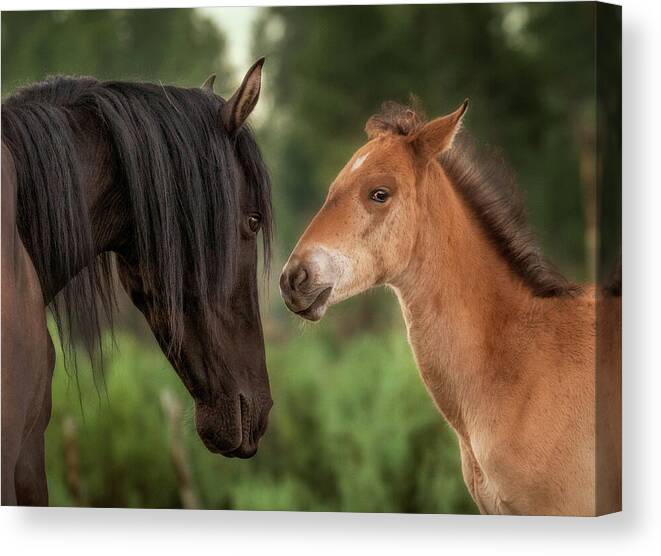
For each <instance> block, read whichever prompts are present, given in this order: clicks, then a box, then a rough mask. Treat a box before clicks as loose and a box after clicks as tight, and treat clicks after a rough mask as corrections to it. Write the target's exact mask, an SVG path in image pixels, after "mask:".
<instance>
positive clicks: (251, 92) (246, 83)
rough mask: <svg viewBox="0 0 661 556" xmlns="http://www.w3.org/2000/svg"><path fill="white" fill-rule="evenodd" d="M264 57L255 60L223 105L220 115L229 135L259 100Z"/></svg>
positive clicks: (238, 127) (236, 128)
mask: <svg viewBox="0 0 661 556" xmlns="http://www.w3.org/2000/svg"><path fill="white" fill-rule="evenodd" d="M263 65H264V58H260V59H259V60H257V61H256V62H255V63H254V64H253V65H252V67H251V68H250V69H249V70H248V73H246V76H245V77H244V78H243V82H242V83H241V86H240V87H239V88H238V89H237V90H236V92H235V93H234V94H233V95H232V96H231V98H230V99H229V100H228V101H227V102H226V103H225V104H224V105H223V107H222V108H221V110H220V117H221V119H222V120H223V125H224V126H225V129H226V130H227V132H228V133H229V134H230V135H233V134H234V133H236V132H237V131H238V130H239V129H240V128H241V126H242V125H243V123H244V122H245V121H246V119H247V118H248V116H250V113H251V112H252V111H253V109H254V108H255V106H256V105H257V101H258V100H259V90H260V88H261V85H262V66H263Z"/></svg>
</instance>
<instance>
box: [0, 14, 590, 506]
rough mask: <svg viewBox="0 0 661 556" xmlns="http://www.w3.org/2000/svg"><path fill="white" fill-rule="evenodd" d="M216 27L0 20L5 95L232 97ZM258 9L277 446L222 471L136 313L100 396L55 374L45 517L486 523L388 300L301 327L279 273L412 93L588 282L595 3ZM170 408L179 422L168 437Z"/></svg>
mask: <svg viewBox="0 0 661 556" xmlns="http://www.w3.org/2000/svg"><path fill="white" fill-rule="evenodd" d="M224 10H226V9H217V10H214V11H213V13H212V12H211V10H187V9H179V10H131V11H126V10H114V11H89V12H82V11H78V12H29V13H28V12H17V13H7V12H5V13H3V14H2V94H3V96H5V95H7V94H10V93H11V92H12V91H13V90H14V89H15V88H16V87H17V86H19V85H21V84H24V83H29V82H32V81H34V80H39V79H42V78H44V77H45V76H46V75H48V74H52V73H68V74H90V75H94V76H96V77H99V78H102V79H105V78H120V79H126V80H134V79H139V80H150V81H159V80H160V81H162V82H163V83H174V84H179V85H183V86H193V85H198V84H200V83H202V81H203V80H204V79H205V78H206V77H207V75H208V74H209V73H211V72H216V73H218V80H217V82H216V83H217V90H218V91H219V92H221V93H223V94H225V95H226V94H227V93H230V92H231V91H232V89H233V87H235V86H236V84H237V83H238V82H239V80H240V78H241V76H242V74H243V72H244V71H245V69H246V68H247V64H246V66H245V67H237V65H238V64H237V62H236V60H232V59H231V56H230V55H229V53H230V46H231V45H232V44H233V42H232V41H234V40H236V41H238V40H239V38H238V34H236V37H235V32H234V30H233V28H232V21H234V19H233V18H234V16H235V15H236V13H237V12H236V11H234V12H232V16H231V17H230V15H231V14H230V12H229V11H224ZM250 10H252V12H251V13H252V17H251V24H250V29H249V32H248V40H246V41H244V42H245V43H246V44H247V45H248V46H246V49H247V50H248V51H247V52H245V53H244V56H243V59H245V60H250V59H253V58H256V57H257V56H260V55H266V56H267V63H266V66H265V73H264V80H263V96H262V100H261V102H260V106H259V107H258V110H257V111H256V113H255V115H254V117H253V118H252V122H253V127H254V128H255V131H256V134H257V136H258V140H259V142H260V145H261V146H262V148H263V151H264V155H265V157H266V160H267V162H268V164H269V167H270V168H271V171H272V174H273V179H274V204H275V209H276V236H275V237H276V245H275V255H274V261H273V268H274V271H273V273H272V275H271V276H270V277H268V278H267V279H266V280H265V281H264V286H263V295H262V314H263V321H264V326H265V333H266V348H267V358H268V368H269V374H270V377H271V382H272V390H273V397H274V400H275V405H274V408H273V410H272V413H271V419H270V423H269V428H268V431H267V434H266V436H265V437H264V439H263V440H262V442H261V444H260V450H259V452H258V454H257V456H256V457H255V458H253V459H252V460H249V461H240V460H227V459H223V458H221V457H219V456H214V455H212V454H210V453H208V452H207V451H206V450H205V449H204V447H203V446H202V444H201V442H200V441H199V439H198V438H197V436H196V434H195V431H194V426H193V420H192V403H191V401H190V398H189V396H188V395H187V393H186V392H185V390H184V388H183V387H182V386H181V384H180V383H179V381H178V379H177V377H176V376H175V374H174V372H173V371H172V369H171V368H170V367H169V365H168V363H167V362H166V360H165V358H164V357H163V355H162V354H161V352H160V350H159V349H158V347H157V345H156V343H155V342H154V340H153V338H152V337H151V334H150V332H149V331H148V329H147V328H146V325H145V324H144V322H143V321H142V318H141V316H140V315H139V314H138V313H137V311H136V310H135V309H133V308H132V307H131V306H130V303H129V302H128V301H127V300H126V299H125V298H122V299H120V308H121V311H120V313H121V314H120V318H119V319H118V323H117V326H116V332H115V346H114V348H112V346H111V345H110V344H111V341H112V340H111V338H110V335H108V338H107V341H108V343H109V348H112V349H109V354H108V356H107V363H106V374H105V382H106V385H105V388H102V389H101V390H97V389H96V388H95V387H94V384H93V381H92V378H91V371H90V370H89V369H88V368H87V366H86V364H85V362H84V361H85V360H84V358H83V357H80V358H79V360H80V369H79V376H80V389H78V387H77V386H76V381H75V380H74V378H73V377H72V376H70V375H69V374H67V372H66V371H65V369H64V368H63V366H62V363H61V360H62V358H61V357H58V364H57V367H56V370H55V381H54V389H53V400H54V404H53V418H52V422H51V425H50V427H49V429H48V433H47V460H48V461H47V466H48V480H49V489H50V496H51V503H52V504H53V505H92V506H122V507H123V506H128V507H181V506H182V505H186V506H197V507H204V508H228V509H275V510H322V511H372V512H460V513H470V512H474V511H476V508H475V506H474V505H473V503H472V501H471V500H470V497H469V495H468V493H467V491H466V488H465V486H464V484H463V481H462V478H461V473H460V462H459V453H458V449H457V442H456V440H455V438H454V435H453V433H452V431H451V430H450V429H449V428H448V426H447V425H446V424H445V423H444V422H443V420H442V418H441V416H440V415H439V414H438V413H437V411H436V409H435V408H434V406H433V403H432V401H431V400H430V399H429V397H428V395H427V393H426V392H425V390H424V387H423V385H422V383H421V381H420V379H419V377H418V374H417V370H416V368H415V365H414V363H413V359H412V356H411V354H410V350H409V347H408V345H407V342H406V339H405V331H404V325H403V322H402V319H401V316H400V314H399V308H398V307H397V302H396V300H395V298H394V296H392V295H390V294H389V293H388V292H387V291H383V290H380V291H376V292H373V293H370V294H367V295H363V296H361V297H358V298H356V299H353V300H351V301H349V302H346V303H343V304H341V305H340V306H338V307H335V308H333V309H332V310H331V311H330V312H329V314H328V316H327V317H326V318H325V319H324V321H322V322H321V323H320V324H317V325H309V324H304V323H303V322H301V321H300V320H297V319H296V318H295V317H293V316H292V315H290V314H289V313H287V311H286V310H285V309H284V307H283V304H282V302H281V300H280V298H279V295H278V293H277V286H276V283H277V274H278V271H279V269H280V268H281V266H282V263H283V262H284V260H285V259H286V257H287V255H288V253H289V251H290V250H291V248H292V247H293V245H294V244H295V241H296V238H297V237H298V235H299V234H300V233H301V232H302V231H303V229H304V228H305V226H306V224H307V222H308V221H309V219H310V217H311V216H312V214H314V212H315V210H316V209H317V208H318V207H319V206H320V204H321V202H322V200H323V198H324V196H325V191H326V189H327V187H328V184H329V183H330V181H331V180H332V179H333V177H334V176H335V174H337V172H338V171H339V169H340V168H341V167H342V166H343V165H344V163H345V162H346V160H347V159H348V158H349V157H350V155H351V154H352V153H353V152H354V151H355V150H356V149H357V148H358V147H359V146H360V145H361V144H362V143H363V142H364V141H365V138H364V135H363V132H362V129H363V126H364V123H365V121H366V119H367V117H369V115H370V114H372V113H374V112H375V111H377V110H378V108H379V105H380V104H381V102H383V101H385V100H389V99H392V100H398V101H404V102H405V101H407V100H408V97H409V95H410V94H411V93H413V94H415V95H416V96H417V97H419V99H420V100H421V102H422V104H423V105H424V107H425V108H426V111H427V113H428V114H429V115H430V116H436V115H440V114H443V113H446V112H449V111H450V110H452V109H453V108H455V107H456V106H457V105H458V104H459V103H460V102H461V101H462V100H463V99H464V98H465V97H470V99H471V109H470V112H469V115H468V117H467V120H466V128H467V129H468V130H469V132H471V133H472V134H473V135H474V136H475V137H476V138H477V139H478V141H479V142H480V143H483V144H487V145H495V146H497V147H498V148H499V149H500V150H501V151H502V153H503V156H504V157H505V158H506V160H507V161H508V163H509V164H510V166H511V167H512V168H513V169H514V171H515V173H516V175H517V177H518V182H519V184H520V186H521V188H522V189H523V191H524V193H525V197H526V204H527V206H528V208H529V213H530V219H531V221H532V225H533V228H534V230H535V232H536V234H537V236H538V238H539V240H540V242H541V244H542V246H543V248H544V250H545V252H546V253H547V254H548V256H549V258H550V259H551V260H552V261H554V262H555V263H556V264H557V265H558V266H559V267H560V268H561V270H563V271H564V272H565V273H566V274H567V275H569V276H570V277H571V278H572V279H575V280H587V279H590V278H591V277H592V272H591V271H590V269H592V268H594V256H595V255H594V252H595V246H594V245H593V243H591V240H590V238H591V237H592V235H593V234H592V232H594V226H595V224H594V223H593V222H591V221H590V218H586V217H585V215H586V214H590V213H591V211H593V210H594V206H593V205H591V203H593V202H594V201H593V197H594V195H592V194H591V192H592V189H591V187H592V185H593V181H592V180H593V177H591V176H590V175H589V173H588V174H587V175H586V174H585V173H584V172H583V173H582V172H581V167H583V168H585V167H590V164H592V166H594V148H595V147H594V145H595V124H594V121H595V116H594V114H595V74H594V58H595V52H594V37H595V34H594V10H595V8H594V5H593V4H583V3H574V4H553V5H551V4H516V5H515V4H492V5H486V4H480V5H446V6H388V7H386V6H371V7H365V6H360V7H330V8H251V9H250ZM225 15H226V16H227V19H226V20H223V18H224V17H225ZM236 33H238V30H237V31H236ZM244 34H245V33H244ZM60 355H61V354H60ZM164 398H166V399H170V400H175V402H176V404H175V405H176V406H178V407H175V416H174V418H173V419H169V418H168V417H167V416H166V413H165V411H164V407H165V406H164V404H163V399H164ZM173 450H174V451H175V452H176V453H179V454H181V455H183V460H184V468H185V469H186V470H187V471H188V475H187V476H185V477H184V478H182V476H181V474H178V469H179V468H178V467H177V466H176V465H175V463H174V460H173V456H172V452H173ZM179 470H180V469H179Z"/></svg>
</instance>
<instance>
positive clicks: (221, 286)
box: [112, 60, 272, 457]
mask: <svg viewBox="0 0 661 556" xmlns="http://www.w3.org/2000/svg"><path fill="white" fill-rule="evenodd" d="M262 63H263V60H260V61H258V62H257V63H256V64H255V65H254V66H253V67H252V68H251V69H250V70H249V71H248V73H247V74H246V76H245V78H244V80H243V83H242V84H241V86H240V87H239V89H238V90H237V91H236V92H235V93H234V95H233V96H232V97H231V98H230V99H229V100H227V101H225V100H223V99H222V98H220V97H218V96H216V95H214V93H213V88H212V86H213V78H210V79H209V80H207V82H205V85H204V86H203V87H202V88H201V89H199V90H185V89H178V88H168V89H167V90H162V91H161V94H160V95H159V94H158V93H159V90H158V89H155V90H154V91H153V92H154V93H156V97H155V98H158V99H160V100H164V99H166V102H171V103H172V106H171V108H170V110H169V111H168V110H167V108H168V107H167V105H166V106H163V109H164V111H163V112H162V114H166V113H167V114H168V115H167V116H161V117H160V118H159V126H158V127H154V129H153V130H149V126H147V133H149V132H150V131H153V133H154V135H155V136H152V137H149V138H146V139H148V140H147V141H146V143H149V144H151V145H152V146H151V147H150V148H151V149H158V148H162V149H164V155H165V154H167V156H169V157H170V158H171V161H172V163H171V164H168V163H167V162H166V163H165V164H164V165H163V166H162V167H159V164H154V162H159V161H160V160H161V158H163V159H164V158H165V157H156V158H154V159H152V160H151V161H150V164H149V166H150V168H149V170H150V172H151V179H153V177H154V173H155V174H156V178H157V180H156V181H155V182H154V183H153V186H154V188H155V189H156V191H149V190H148V191H146V192H145V191H144V188H140V189H139V194H138V195H136V193H138V190H133V191H132V194H133V195H132V198H131V204H132V207H133V210H132V213H133V215H134V222H133V225H132V228H133V230H134V232H135V235H134V237H133V241H131V242H128V243H127V244H126V245H125V246H124V247H123V248H122V249H120V250H118V251H119V257H118V272H119V277H120V280H121V282H122V284H123V285H124V288H125V289H126V290H127V292H128V293H129V295H130V297H131V299H132V300H133V302H134V304H135V305H136V306H137V307H138V308H139V309H140V311H142V313H143V314H144V315H145V317H146V318H147V321H148V322H149V324H150V326H151V328H152V330H153V332H154V334H155V336H156V338H157V340H158V342H159V344H160V345H161V348H162V349H163V351H164V352H165V354H166V355H167V357H168V359H169V360H170V362H171V363H172V365H173V366H174V368H175V369H176V370H177V373H178V374H179V376H180V377H181V379H182V381H183V383H184V384H185V385H186V387H187V389H188V391H189V392H190V393H191V395H192V396H193V398H194V400H195V421H196V426H197V430H198V433H199V435H200V437H201V439H202V440H203V442H204V444H205V445H206V446H207V448H209V450H211V451H213V452H218V453H221V454H223V455H226V456H238V457H250V456H252V455H253V454H254V453H255V452H256V451H257V444H258V441H259V438H260V437H261V436H262V434H263V433H264V431H265V429H266V423H267V418H268V414H269V410H270V409H271V405H272V400H271V396H270V391H269V381H268V376H267V372H266V362H265V355H264V339H263V334H262V327H261V320H260V314H259V303H258V292H257V261H258V244H257V239H258V237H259V235H260V233H261V234H263V238H264V244H265V247H266V249H265V251H268V239H269V236H270V220H271V209H270V184H269V179H268V175H267V172H266V170H265V167H264V164H263V162H262V159H261V157H260V154H259V150H258V149H257V146H256V144H255V141H254V139H253V137H252V135H251V134H250V131H249V130H248V129H246V127H245V126H244V122H245V120H246V118H247V117H248V115H249V114H250V112H251V111H252V110H253V108H254V107H255V105H256V103H257V100H258V97H259V91H260V81H261V68H262ZM163 93H164V94H163ZM138 94H140V95H144V94H145V91H142V93H138ZM143 98H144V96H143ZM155 98H150V95H149V91H147V102H145V103H144V105H145V106H148V105H149V104H151V103H152V102H153V101H154V100H155ZM136 105H137V106H140V105H139V103H134V107H133V110H136V108H135V106H136ZM147 110H149V108H147ZM159 113H161V112H160V111H159ZM149 120H150V118H149V117H148V115H147V114H145V117H144V121H145V122H147V121H149ZM164 130H165V133H163V131H164ZM112 135H113V136H114V137H117V136H118V134H117V133H113V134H112ZM121 150H122V151H125V149H121ZM122 162H123V164H124V165H125V166H128V167H130V168H133V169H134V170H135V172H136V175H137V173H138V172H140V171H141V170H140V168H139V167H140V156H139V155H136V159H135V164H133V163H131V162H130V163H129V164H127V161H126V160H123V161H122ZM164 184H165V186H164ZM150 205H151V206H150ZM154 209H156V210H154ZM154 234H156V235H157V236H160V237H159V238H158V240H157V241H153V237H152V235H154Z"/></svg>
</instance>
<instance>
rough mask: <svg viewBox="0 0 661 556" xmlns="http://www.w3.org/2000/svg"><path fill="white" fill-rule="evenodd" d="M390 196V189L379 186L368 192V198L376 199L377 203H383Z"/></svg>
mask: <svg viewBox="0 0 661 556" xmlns="http://www.w3.org/2000/svg"><path fill="white" fill-rule="evenodd" d="M389 198H390V191H388V190H387V189H384V188H383V187H379V188H378V189H375V190H374V191H372V192H371V193H370V199H372V201H376V202H377V203H385V202H386V201H387V200H388V199H389Z"/></svg>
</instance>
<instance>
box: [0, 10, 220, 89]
mask: <svg viewBox="0 0 661 556" xmlns="http://www.w3.org/2000/svg"><path fill="white" fill-rule="evenodd" d="M225 49H226V48H225V38H224V36H223V35H222V33H221V32H220V30H219V29H218V28H217V27H216V26H215V25H214V24H213V23H212V22H211V21H210V20H209V19H208V18H206V17H204V16H203V15H201V14H200V13H199V12H197V11H196V10H192V9H188V10H187V9H181V10H91V11H49V12H5V13H3V14H2V94H3V95H5V94H8V93H9V92H11V91H12V90H13V89H14V88H15V87H16V86H18V85H21V84H23V83H28V82H31V81H35V80H39V79H43V78H44V77H45V76H46V75H48V74H53V73H67V74H89V75H93V76H95V77H98V78H101V79H125V80H129V79H135V80H150V81H158V80H161V81H163V82H164V83H165V82H167V83H174V84H179V85H185V86H191V85H196V84H199V83H202V81H203V80H204V79H205V78H206V77H207V76H208V75H209V73H211V72H217V73H219V74H221V75H222V74H223V73H224V72H227V71H228V65H227V62H226V61H225Z"/></svg>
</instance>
